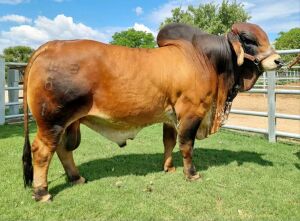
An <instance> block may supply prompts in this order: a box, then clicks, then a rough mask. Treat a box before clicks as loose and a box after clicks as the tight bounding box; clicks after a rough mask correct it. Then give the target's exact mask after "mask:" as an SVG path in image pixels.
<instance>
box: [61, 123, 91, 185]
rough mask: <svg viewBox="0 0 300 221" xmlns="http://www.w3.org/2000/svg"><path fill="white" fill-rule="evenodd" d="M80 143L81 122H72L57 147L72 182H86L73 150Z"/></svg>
mask: <svg viewBox="0 0 300 221" xmlns="http://www.w3.org/2000/svg"><path fill="white" fill-rule="evenodd" d="M79 144H80V124H79V121H76V122H74V123H72V124H71V125H70V126H69V127H68V128H67V129H66V131H65V134H64V135H63V139H62V141H61V142H60V144H59V145H58V147H57V150H56V153H57V155H58V157H59V159H60V161H61V163H62V165H63V167H64V169H65V171H66V174H67V177H68V180H69V181H70V182H71V183H72V184H81V183H85V181H86V180H85V179H84V178H83V177H81V176H80V175H79V171H78V169H77V167H76V165H75V162H74V158H73V151H72V150H74V149H76V148H77V147H78V146H79Z"/></svg>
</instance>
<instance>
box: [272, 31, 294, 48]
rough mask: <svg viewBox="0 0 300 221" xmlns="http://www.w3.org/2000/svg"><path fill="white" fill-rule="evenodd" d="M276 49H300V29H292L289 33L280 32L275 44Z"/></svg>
mask: <svg viewBox="0 0 300 221" xmlns="http://www.w3.org/2000/svg"><path fill="white" fill-rule="evenodd" d="M275 48H276V49H299V48H300V28H292V29H291V30H289V31H288V32H280V33H279V37H278V38H277V39H276V42H275Z"/></svg>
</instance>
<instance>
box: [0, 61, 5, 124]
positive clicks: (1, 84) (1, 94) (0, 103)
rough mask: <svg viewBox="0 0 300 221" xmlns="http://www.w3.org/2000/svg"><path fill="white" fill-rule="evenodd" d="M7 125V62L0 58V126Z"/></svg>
mask: <svg viewBox="0 0 300 221" xmlns="http://www.w3.org/2000/svg"><path fill="white" fill-rule="evenodd" d="M4 123H5V61H4V59H3V58H0V125H3V124H4Z"/></svg>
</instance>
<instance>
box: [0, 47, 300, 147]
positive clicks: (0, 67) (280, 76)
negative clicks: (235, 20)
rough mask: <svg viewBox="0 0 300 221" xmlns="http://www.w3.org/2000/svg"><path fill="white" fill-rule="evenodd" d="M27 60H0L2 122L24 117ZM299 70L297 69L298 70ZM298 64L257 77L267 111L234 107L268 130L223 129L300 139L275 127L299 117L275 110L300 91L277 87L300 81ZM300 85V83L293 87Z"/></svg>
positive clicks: (287, 52) (274, 137) (249, 128)
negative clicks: (264, 121) (279, 99)
mask: <svg viewBox="0 0 300 221" xmlns="http://www.w3.org/2000/svg"><path fill="white" fill-rule="evenodd" d="M277 52H278V53H279V54H295V53H300V49H294V50H279V51H277ZM26 65H27V63H16V62H6V63H5V62H4V60H3V59H0V125H3V124H4V123H5V122H6V121H7V120H9V119H14V118H22V117H23V116H24V115H23V114H20V113H19V106H20V105H22V104H23V102H20V101H19V90H22V89H23V87H22V86H19V81H20V70H23V69H24V68H25V67H26ZM5 66H6V67H7V68H8V78H7V81H8V83H7V86H5ZM296 69H297V70H296ZM299 69H300V67H299V66H296V67H295V69H294V70H293V71H292V72H287V69H285V70H284V71H286V72H284V73H276V72H275V71H270V72H267V74H266V73H264V74H263V76H262V77H261V78H259V79H258V82H260V83H261V81H263V85H256V86H259V87H263V88H253V89H251V90H250V91H247V93H260V94H261V93H262V94H266V95H267V99H268V112H259V111H249V110H237V109H233V110H231V113H232V114H241V115H250V116H259V117H267V118H268V129H259V128H251V127H245V126H236V125H224V126H223V127H224V128H228V129H234V130H243V131H249V132H255V133H262V134H266V135H268V139H269V142H276V137H277V136H282V137H289V138H295V139H300V134H295V133H288V132H284V131H277V130H276V118H281V119H289V120H300V115H291V114H283V113H276V95H277V94H293V95H300V90H294V89H293V90H287V89H275V87H276V80H289V81H290V80H292V81H295V80H300V74H299ZM290 87H291V88H293V87H295V88H296V87H299V86H290ZM5 91H7V92H8V97H9V102H7V103H5ZM6 107H8V109H9V111H8V113H9V114H6Z"/></svg>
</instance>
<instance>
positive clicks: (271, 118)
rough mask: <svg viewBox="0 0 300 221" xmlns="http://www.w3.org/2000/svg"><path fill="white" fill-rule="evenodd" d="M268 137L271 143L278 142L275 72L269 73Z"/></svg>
mask: <svg viewBox="0 0 300 221" xmlns="http://www.w3.org/2000/svg"><path fill="white" fill-rule="evenodd" d="M267 76H268V135H269V142H272V143H274V142H276V117H275V111H276V95H275V85H276V79H275V71H269V72H268V74H267Z"/></svg>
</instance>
